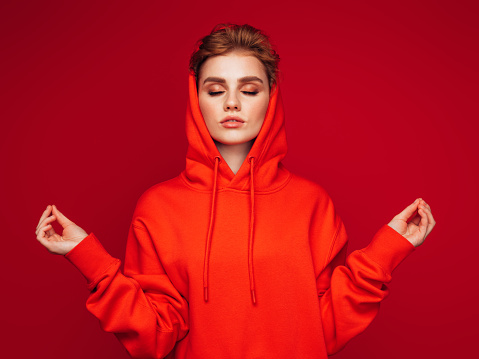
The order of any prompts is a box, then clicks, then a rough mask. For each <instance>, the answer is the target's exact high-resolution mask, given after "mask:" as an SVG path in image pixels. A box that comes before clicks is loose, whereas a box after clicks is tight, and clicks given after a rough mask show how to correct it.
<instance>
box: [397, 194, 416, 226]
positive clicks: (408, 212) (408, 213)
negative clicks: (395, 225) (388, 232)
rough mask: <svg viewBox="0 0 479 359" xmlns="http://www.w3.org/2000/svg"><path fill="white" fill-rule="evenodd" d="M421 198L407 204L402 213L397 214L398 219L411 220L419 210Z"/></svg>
mask: <svg viewBox="0 0 479 359" xmlns="http://www.w3.org/2000/svg"><path fill="white" fill-rule="evenodd" d="M419 200H420V198H418V199H416V200H415V201H414V202H413V203H411V204H410V205H409V206H407V207H406V208H405V209H404V210H403V211H402V212H401V213H399V214H398V215H396V218H397V219H400V220H403V221H404V222H407V221H409V220H410V219H411V218H412V216H413V214H414V212H415V211H416V210H417V207H418V204H419Z"/></svg>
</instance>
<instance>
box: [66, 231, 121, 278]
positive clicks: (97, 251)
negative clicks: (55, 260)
mask: <svg viewBox="0 0 479 359" xmlns="http://www.w3.org/2000/svg"><path fill="white" fill-rule="evenodd" d="M65 258H66V259H68V261H70V263H72V264H73V265H74V266H75V267H76V268H77V269H78V270H79V271H80V273H81V274H83V276H84V277H85V279H86V280H87V282H88V285H89V287H90V285H91V284H92V283H94V282H95V280H96V279H97V278H99V277H100V276H101V275H102V274H103V273H105V271H106V270H107V269H108V268H109V267H111V265H113V264H115V263H116V262H119V261H120V260H119V259H117V258H114V257H112V256H111V255H110V254H109V253H108V252H107V251H106V250H105V248H104V247H103V246H102V244H101V243H100V241H99V240H98V238H96V236H95V235H94V234H93V233H90V234H89V235H88V236H86V237H85V238H84V239H83V240H82V241H81V242H80V243H78V244H77V245H76V246H75V247H74V248H73V249H72V250H71V251H70V252H68V253H66V254H65Z"/></svg>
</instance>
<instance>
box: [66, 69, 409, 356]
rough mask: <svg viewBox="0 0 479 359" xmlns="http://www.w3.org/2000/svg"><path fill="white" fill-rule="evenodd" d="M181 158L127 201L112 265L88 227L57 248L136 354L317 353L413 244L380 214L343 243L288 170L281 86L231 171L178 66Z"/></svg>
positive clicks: (333, 345) (352, 330)
mask: <svg viewBox="0 0 479 359" xmlns="http://www.w3.org/2000/svg"><path fill="white" fill-rule="evenodd" d="M186 133H187V138H188V143H189V147H188V151H187V158H186V168H185V170H184V171H183V172H182V173H181V174H180V175H179V176H178V177H176V178H173V179H171V180H169V181H166V182H162V183H159V184H157V185H155V186H153V187H151V188H149V189H148V190H147V191H145V193H144V194H143V195H142V196H141V197H140V199H139V200H138V203H137V205H136V208H135V211H134V214H133V219H132V223H131V226H130V229H129V233H128V238H127V248H126V255H125V262H124V269H123V273H122V272H121V270H120V264H121V263H120V260H119V259H116V258H113V257H112V256H110V255H109V254H108V252H107V251H106V250H105V249H104V248H103V246H102V245H101V244H100V242H99V240H98V239H97V237H96V236H95V235H94V234H93V233H90V234H89V235H88V237H86V238H85V239H84V240H83V241H82V242H81V243H80V244H78V245H77V246H76V247H75V248H74V249H73V250H72V251H70V252H69V253H67V254H66V255H65V257H66V258H67V259H68V260H69V261H70V262H71V263H73V265H75V266H76V267H77V268H78V269H79V270H80V272H81V273H82V274H83V275H84V277H85V278H86V280H87V286H88V289H89V290H90V294H89V296H88V299H87V303H86V306H87V309H88V310H89V311H90V312H91V313H92V314H93V315H95V316H96V317H97V318H98V319H99V320H100V324H101V327H102V328H103V329H104V330H105V331H107V332H112V333H114V334H115V335H116V337H117V338H118V339H119V341H120V342H121V343H122V344H123V345H124V346H125V348H126V350H127V351H128V352H129V353H130V355H131V356H132V357H134V358H164V357H167V358H242V359H244V358H288V359H289V358H327V355H328V354H333V353H335V352H337V351H338V350H340V349H341V348H343V347H344V345H345V344H346V343H347V342H348V341H349V340H350V339H351V338H353V337H354V336H356V335H357V334H359V333H361V332H362V331H363V330H364V329H365V328H366V327H367V326H368V325H369V324H370V323H371V321H372V320H373V319H374V317H375V316H376V314H377V312H378V309H379V304H380V302H381V301H382V300H383V299H384V298H385V297H386V296H387V295H388V293H389V290H388V287H387V283H389V282H390V281H391V273H392V271H393V270H394V269H395V268H396V267H397V266H398V265H399V264H400V263H401V261H402V260H403V259H404V258H406V257H407V256H408V255H409V254H410V253H411V252H412V251H414V249H415V248H414V246H413V245H412V244H410V243H409V242H408V241H407V240H406V239H405V238H404V237H403V236H401V235H400V234H399V233H397V232H396V231H395V230H394V229H392V228H391V227H389V226H388V225H384V226H383V227H381V228H380V229H379V230H378V232H377V233H376V234H375V236H374V237H373V238H372V241H371V243H370V244H369V245H368V246H367V247H366V248H364V249H362V250H357V251H354V252H353V253H351V254H350V255H349V256H348V257H347V256H346V247H347V243H348V237H347V234H346V230H345V227H344V225H343V222H342V221H341V218H340V217H339V215H338V214H337V213H336V211H335V209H334V206H333V203H332V200H331V198H330V197H329V195H328V194H327V192H326V191H325V190H324V188H322V187H321V186H320V185H318V184H316V183H313V182H311V181H309V180H306V179H304V178H301V177H299V176H296V175H294V174H292V173H290V172H289V171H288V170H287V169H286V168H285V167H284V166H283V165H282V163H281V160H282V159H283V158H284V156H285V154H286V151H287V144H286V134H285V128H284V112H283V107H282V101H281V93H280V89H279V87H276V88H275V89H274V91H273V92H272V95H271V97H270V103H269V107H268V110H267V113H266V117H265V120H264V123H263V126H262V128H261V131H260V133H259V135H258V137H257V139H256V141H255V143H254V145H253V147H252V148H251V151H250V152H249V154H248V157H247V159H246V160H245V161H244V163H243V164H242V166H241V168H240V169H239V171H238V172H237V174H236V175H235V174H234V173H233V172H232V171H231V169H230V168H229V167H228V165H227V163H226V162H225V161H224V160H223V158H222V157H221V154H220V153H219V152H218V150H217V148H216V146H215V144H214V142H213V140H212V139H211V137H210V135H209V133H208V130H207V128H206V125H205V123H204V120H203V118H202V115H201V111H200V109H199V105H198V97H197V90H196V83H195V78H194V76H193V75H190V76H189V101H188V106H187V113H186Z"/></svg>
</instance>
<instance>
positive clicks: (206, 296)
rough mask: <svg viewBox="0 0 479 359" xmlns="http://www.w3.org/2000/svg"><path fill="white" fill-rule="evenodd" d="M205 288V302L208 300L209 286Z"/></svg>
mask: <svg viewBox="0 0 479 359" xmlns="http://www.w3.org/2000/svg"><path fill="white" fill-rule="evenodd" d="M204 289H205V292H204V294H205V302H207V301H208V287H205V288H204Z"/></svg>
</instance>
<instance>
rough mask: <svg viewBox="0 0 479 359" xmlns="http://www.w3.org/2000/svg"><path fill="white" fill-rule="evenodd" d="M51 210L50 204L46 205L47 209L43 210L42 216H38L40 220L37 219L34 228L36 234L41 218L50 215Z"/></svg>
mask: <svg viewBox="0 0 479 359" xmlns="http://www.w3.org/2000/svg"><path fill="white" fill-rule="evenodd" d="M51 210H52V206H50V205H48V206H47V209H46V210H44V211H43V213H42V216H41V217H40V220H39V221H38V224H37V228H36V229H35V234H36V231H38V228H40V225H41V223H42V222H43V220H44V219H45V218H47V217H48V216H49V215H50V211H51Z"/></svg>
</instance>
